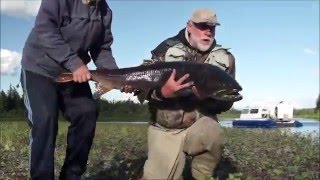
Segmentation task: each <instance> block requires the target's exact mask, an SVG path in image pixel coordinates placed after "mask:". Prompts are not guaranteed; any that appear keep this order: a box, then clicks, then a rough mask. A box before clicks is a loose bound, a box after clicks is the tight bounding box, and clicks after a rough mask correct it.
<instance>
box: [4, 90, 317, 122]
mask: <svg viewBox="0 0 320 180" xmlns="http://www.w3.org/2000/svg"><path fill="white" fill-rule="evenodd" d="M17 88H18V86H12V85H10V87H9V89H8V90H7V92H5V91H3V90H1V91H0V118H1V119H2V120H3V119H6V118H18V119H21V118H23V117H24V114H25V108H24V100H23V95H22V96H21V95H20V94H19V93H18V90H17ZM97 101H98V105H99V113H100V116H99V119H98V121H148V120H149V119H150V114H149V110H148V105H147V104H137V103H134V102H133V101H132V100H126V101H108V100H105V99H97ZM319 110H320V95H319V96H318V98H317V100H316V108H315V109H301V110H296V111H295V114H296V115H300V114H302V115H304V114H311V113H312V114H313V113H317V112H319ZM312 111H313V112H312ZM239 115H240V110H237V109H231V110H229V111H227V112H225V113H223V114H221V116H222V117H238V116H239ZM1 119H0V120H1Z"/></svg>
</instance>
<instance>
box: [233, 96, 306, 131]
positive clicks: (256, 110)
mask: <svg viewBox="0 0 320 180" xmlns="http://www.w3.org/2000/svg"><path fill="white" fill-rule="evenodd" d="M232 126H234V127H247V128H277V127H301V126H302V123H301V122H299V121H298V120H296V119H294V118H293V106H291V105H289V104H288V103H285V102H283V101H280V102H279V103H278V104H277V105H276V106H275V107H274V108H268V107H264V106H253V107H247V108H244V109H242V111H241V114H240V118H237V119H234V120H233V121H232Z"/></svg>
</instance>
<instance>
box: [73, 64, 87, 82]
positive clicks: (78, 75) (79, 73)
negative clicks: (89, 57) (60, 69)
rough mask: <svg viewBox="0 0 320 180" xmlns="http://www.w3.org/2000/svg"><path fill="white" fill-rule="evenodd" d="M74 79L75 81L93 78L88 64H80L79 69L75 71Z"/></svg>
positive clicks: (85, 80)
mask: <svg viewBox="0 0 320 180" xmlns="http://www.w3.org/2000/svg"><path fill="white" fill-rule="evenodd" d="M72 75H73V81H74V82H79V83H82V82H87V81H88V80H90V79H91V74H90V71H89V69H88V67H87V66H86V65H82V66H80V67H79V68H78V69H77V70H75V71H74V72H73V73H72Z"/></svg>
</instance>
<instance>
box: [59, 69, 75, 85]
mask: <svg viewBox="0 0 320 180" xmlns="http://www.w3.org/2000/svg"><path fill="white" fill-rule="evenodd" d="M55 81H56V82H58V83H65V82H70V81H73V75H72V73H71V72H63V73H61V74H59V75H58V76H57V77H56V78H55Z"/></svg>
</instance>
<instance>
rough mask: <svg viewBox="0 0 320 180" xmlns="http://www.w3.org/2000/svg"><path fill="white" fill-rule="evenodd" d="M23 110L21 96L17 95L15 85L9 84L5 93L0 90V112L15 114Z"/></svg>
mask: <svg viewBox="0 0 320 180" xmlns="http://www.w3.org/2000/svg"><path fill="white" fill-rule="evenodd" d="M22 111H23V98H22V96H20V95H19V93H18V91H17V89H16V87H14V86H12V85H10V87H9V90H8V91H7V93H5V92H4V91H3V90H1V91H0V113H1V116H5V115H7V114H8V113H12V114H16V113H18V114H19V113H20V114H21V113H22Z"/></svg>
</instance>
